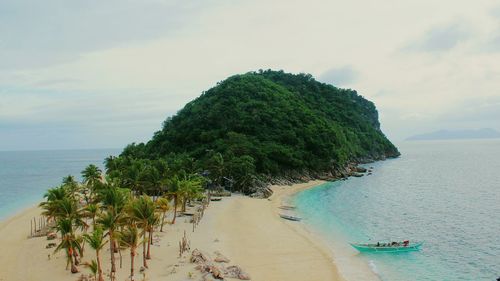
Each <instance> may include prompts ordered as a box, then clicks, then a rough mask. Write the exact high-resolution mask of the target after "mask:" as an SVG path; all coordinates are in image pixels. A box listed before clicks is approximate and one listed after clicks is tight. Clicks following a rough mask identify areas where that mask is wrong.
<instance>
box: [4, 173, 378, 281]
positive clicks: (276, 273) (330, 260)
mask: <svg viewBox="0 0 500 281" xmlns="http://www.w3.org/2000/svg"><path fill="white" fill-rule="evenodd" d="M323 183H325V181H319V180H317V181H310V182H307V183H300V184H294V185H292V186H276V185H274V186H272V187H271V188H272V189H273V192H274V193H273V195H272V196H271V197H270V198H269V199H255V198H250V197H247V196H242V195H233V196H231V197H224V198H223V200H222V201H220V202H211V204H210V205H209V207H208V209H207V212H206V214H205V216H204V218H203V219H202V220H201V222H200V224H199V225H198V227H197V228H196V230H195V232H192V224H191V223H189V222H188V218H187V217H179V218H178V220H177V223H176V224H175V225H167V226H166V228H165V229H166V230H165V231H164V232H162V233H160V232H155V233H154V236H155V240H156V242H155V244H154V246H153V247H152V256H153V259H152V260H150V261H149V264H150V266H149V268H150V269H148V270H147V271H146V274H147V279H148V280H151V281H154V280H164V279H165V277H166V276H168V279H169V280H173V281H185V280H190V279H189V278H188V277H187V276H191V277H192V278H193V280H202V279H201V277H202V275H201V273H199V272H198V271H197V270H195V269H194V267H195V265H194V264H191V263H189V258H190V253H189V254H184V255H183V256H182V257H180V258H179V255H178V242H179V241H180V239H181V237H182V236H183V235H184V233H186V234H187V237H188V239H189V240H190V242H191V251H192V250H194V249H199V250H201V251H204V252H206V253H208V254H210V255H213V253H214V252H215V251H218V252H221V253H222V254H223V255H225V256H226V257H228V258H229V259H230V260H231V263H230V264H226V266H228V265H234V264H235V265H238V266H240V267H241V268H243V269H244V270H245V271H246V272H247V273H249V275H250V276H251V278H252V279H251V280H255V281H259V280H262V281H267V280H275V281H280V280H283V281H284V280H287V281H302V280H312V281H315V280H318V281H320V280H334V281H346V280H347V279H346V278H345V277H344V276H343V274H342V267H341V266H340V267H339V264H338V262H337V258H338V256H337V255H336V254H339V253H335V252H332V250H331V248H330V247H329V246H328V244H327V243H326V241H324V240H323V239H321V237H317V235H315V234H314V233H312V232H311V231H310V230H309V229H308V228H307V227H306V225H304V224H302V223H297V222H290V221H286V220H283V219H281V218H280V217H279V213H280V212H282V211H283V210H280V209H279V208H278V207H279V206H280V205H281V204H282V202H286V200H288V198H290V196H293V195H294V194H295V193H297V192H299V191H302V190H305V189H310V188H313V187H316V186H318V185H320V184H323ZM39 216H40V209H39V208H38V206H32V207H30V208H26V209H24V210H23V211H21V212H18V213H16V214H14V215H12V216H10V217H8V218H7V219H5V220H2V221H0V237H2V239H1V240H0V249H2V251H3V252H2V255H1V256H0V280H1V281H7V280H9V281H30V280H33V281H35V280H53V281H66V280H76V279H77V278H78V277H79V276H80V274H71V273H69V271H66V270H65V257H64V254H63V253H62V252H61V253H57V254H54V253H53V249H46V248H45V246H46V245H47V243H48V241H47V240H46V238H45V237H40V238H31V239H28V236H29V227H30V222H29V221H30V220H31V219H32V218H33V217H39ZM170 219H171V214H169V215H168V216H167V218H166V220H170ZM56 242H57V240H56ZM106 248H107V247H106ZM106 248H105V249H104V253H103V258H102V260H103V269H104V272H105V273H106V272H109V264H108V262H107V261H108V259H109V249H106ZM49 255H50V256H49ZM92 258H94V254H93V253H92V252H91V251H86V252H85V256H84V258H83V261H84V262H85V261H89V260H90V259H92ZM141 259H142V257H141V256H140V254H139V255H138V256H137V257H136V270H137V273H138V274H137V275H136V279H137V280H141V279H142V276H141V275H140V274H139V270H138V269H139V267H140V263H141ZM129 260H130V259H129V255H128V254H127V252H123V268H122V269H119V270H118V271H117V274H116V276H117V280H125V279H126V277H127V274H128V272H129V270H130V268H129V262H130V261H129ZM28 265H29V266H28ZM79 269H80V272H81V273H85V274H88V273H89V271H88V270H87V269H85V268H84V267H83V266H80V267H79ZM339 269H340V270H339ZM359 269H360V270H364V269H361V268H359ZM227 280H237V279H230V278H227ZM366 280H377V279H366Z"/></svg>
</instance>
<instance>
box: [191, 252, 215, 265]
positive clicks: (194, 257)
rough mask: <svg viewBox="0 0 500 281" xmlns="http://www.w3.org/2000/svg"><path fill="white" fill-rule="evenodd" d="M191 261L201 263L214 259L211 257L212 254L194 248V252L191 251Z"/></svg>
mask: <svg viewBox="0 0 500 281" xmlns="http://www.w3.org/2000/svg"><path fill="white" fill-rule="evenodd" d="M190 261H191V262H192V263H196V264H198V265H200V264H207V263H210V262H211V261H212V259H211V258H210V256H209V255H208V254H206V253H203V252H201V251H200V250H198V249H194V250H193V252H192V253H191V259H190Z"/></svg>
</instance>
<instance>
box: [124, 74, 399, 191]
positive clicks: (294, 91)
mask: <svg viewBox="0 0 500 281" xmlns="http://www.w3.org/2000/svg"><path fill="white" fill-rule="evenodd" d="M168 155H170V156H172V155H184V156H187V157H190V158H192V159H195V160H196V161H197V162H198V169H200V170H210V167H213V166H214V164H213V162H214V161H215V162H218V163H219V166H221V167H220V171H219V172H218V173H223V174H225V176H227V177H228V178H236V180H237V178H238V177H241V175H242V174H245V175H246V176H247V177H248V175H252V176H254V177H256V178H267V179H269V178H273V177H283V176H289V175H295V176H299V177H300V176H301V175H320V174H325V173H331V172H333V171H338V170H339V169H341V168H343V167H345V166H346V165H347V164H349V163H353V162H361V161H369V160H379V159H384V158H386V157H397V156H398V155H399V152H398V150H397V148H396V147H395V146H394V145H393V144H392V143H391V142H390V141H389V140H388V139H387V138H386V137H385V136H384V134H383V133H382V131H381V130H380V124H379V121H378V113H377V110H376V108H375V106H374V104H373V103H372V102H370V101H368V100H366V99H364V98H363V97H362V96H360V95H358V94H357V93H356V91H353V90H346V89H340V88H336V87H334V86H332V85H328V84H324V83H320V82H318V81H316V80H315V79H314V78H313V77H312V76H311V75H309V74H289V73H285V72H283V71H271V70H267V71H259V72H250V73H246V74H242V75H234V76H231V77H229V78H227V79H226V80H224V81H222V82H219V83H217V85H216V86H215V87H213V88H211V89H210V90H208V91H206V92H204V93H203V94H202V95H201V96H200V97H198V98H196V99H195V100H193V101H191V102H190V103H188V104H186V106H185V107H184V108H183V109H182V110H180V111H179V112H178V113H177V114H176V115H175V116H173V117H169V118H168V119H167V120H166V121H165V122H164V124H163V128H162V130H160V131H158V132H156V133H155V134H154V136H153V138H152V140H151V141H149V142H148V143H147V144H145V145H143V144H139V145H130V146H128V147H127V148H126V149H125V150H124V152H123V153H122V156H132V157H139V158H152V159H155V158H161V157H167V156H168ZM246 181H248V179H247V180H246ZM242 184H243V183H242Z"/></svg>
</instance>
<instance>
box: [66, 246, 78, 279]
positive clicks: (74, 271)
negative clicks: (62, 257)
mask: <svg viewBox="0 0 500 281" xmlns="http://www.w3.org/2000/svg"><path fill="white" fill-rule="evenodd" d="M68 252H69V260H70V263H71V273H78V268H77V267H76V265H75V263H74V261H73V248H71V247H70V248H69V249H68Z"/></svg>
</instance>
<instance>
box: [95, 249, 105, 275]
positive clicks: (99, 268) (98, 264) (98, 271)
mask: <svg viewBox="0 0 500 281" xmlns="http://www.w3.org/2000/svg"><path fill="white" fill-rule="evenodd" d="M95 256H96V259H97V274H99V279H97V280H98V281H104V277H103V276H102V267H101V256H100V255H99V250H96V251H95Z"/></svg>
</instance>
